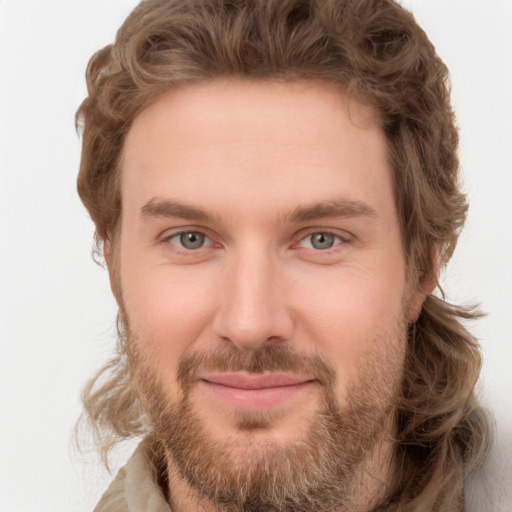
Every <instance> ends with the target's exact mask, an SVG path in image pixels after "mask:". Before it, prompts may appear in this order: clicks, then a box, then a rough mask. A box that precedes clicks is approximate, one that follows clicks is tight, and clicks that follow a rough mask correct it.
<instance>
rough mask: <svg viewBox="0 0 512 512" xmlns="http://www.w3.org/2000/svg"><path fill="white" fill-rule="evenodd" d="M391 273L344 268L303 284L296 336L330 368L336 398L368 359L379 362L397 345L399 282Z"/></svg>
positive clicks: (398, 341)
mask: <svg viewBox="0 0 512 512" xmlns="http://www.w3.org/2000/svg"><path fill="white" fill-rule="evenodd" d="M392 274H393V272H391V273H390V274H382V273H374V272H371V271H369V270H368V268H366V269H365V271H364V272H363V271H359V270H357V269H352V270H351V271H346V269H345V271H344V272H343V275H342V276H331V277H330V278H328V279H325V280H323V281H321V280H320V281H319V280H318V279H317V280H316V281H315V285H314V286H307V283H305V282H304V281H303V286H302V288H303V289H302V296H303V297H307V301H306V300H305V301H303V303H302V304H301V305H300V306H298V308H300V310H301V311H302V312H303V313H302V318H303V319H305V320H304V321H303V322H302V324H301V328H300V330H302V336H301V338H302V339H303V340H304V344H306V343H308V340H309V343H312V344H314V346H315V349H316V350H317V351H318V352H319V354H320V355H321V356H323V357H324V358H326V360H327V361H329V362H330V363H331V364H332V365H333V366H334V367H335V369H336V373H337V379H338V384H339V386H340V390H341V393H342V394H343V392H344V390H346V389H347V387H348V385H349V384H350V383H351V382H355V381H356V380H358V379H359V378H360V373H361V371H362V370H361V369H362V368H363V367H365V366H367V364H368V363H367V361H368V360H369V359H371V360H373V359H374V357H375V358H376V359H377V360H378V359H385V358H386V352H387V351H388V349H389V348H390V345H395V346H396V345H400V344H403V340H402V333H401V329H403V327H402V325H403V324H402V315H403V312H402V307H403V306H402V300H403V285H404V280H403V277H402V278H401V277H400V276H401V274H400V273H398V274H397V275H395V276H394V277H395V278H394V279H392V278H391V277H390V276H391V275H392ZM333 283H339V284H333ZM309 284H311V285H312V284H313V283H312V282H311V283H309ZM306 287H307V288H308V291H307V293H306V290H305V289H304V288H306ZM299 316H300V315H299ZM299 332H300V331H299ZM399 350H400V352H402V351H403V347H399ZM342 398H343V397H342Z"/></svg>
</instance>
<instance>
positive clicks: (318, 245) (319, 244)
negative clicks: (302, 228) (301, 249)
mask: <svg viewBox="0 0 512 512" xmlns="http://www.w3.org/2000/svg"><path fill="white" fill-rule="evenodd" d="M333 243H334V235H330V234H329V233H317V234H315V235H313V239H312V245H313V247H314V248H315V249H330V248H331V247H332V246H333Z"/></svg>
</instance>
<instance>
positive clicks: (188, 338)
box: [121, 262, 215, 388]
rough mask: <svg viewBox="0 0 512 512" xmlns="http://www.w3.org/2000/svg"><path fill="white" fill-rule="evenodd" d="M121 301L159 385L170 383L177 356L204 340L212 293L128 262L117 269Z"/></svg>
mask: <svg viewBox="0 0 512 512" xmlns="http://www.w3.org/2000/svg"><path fill="white" fill-rule="evenodd" d="M121 282H122V290H123V303H124V307H125V310H126V314H127V316H128V322H129V325H130V330H131V332H132V333H133V336H134V339H136V340H137V343H139V344H140V349H141V350H142V351H144V352H145V353H146V354H147V355H148V357H150V358H151V359H152V361H154V363H155V369H156V371H157V373H158V374H159V376H160V379H161V381H162V385H163V386H164V387H166V388H167V387H173V386H174V381H175V376H176V373H177V368H178V363H179V360H180V358H181V357H182V356H183V355H184V354H186V353H187V352H188V351H190V350H193V349H194V348H195V347H196V345H197V344H198V343H199V342H200V340H202V339H206V338H207V337H208V336H207V332H208V328H207V326H208V324H209V321H210V318H211V312H212V308H213V304H212V301H211V298H212V297H214V296H215V295H212V294H211V293H207V291H206V289H205V288H206V283H205V284H204V287H203V288H202V289H201V290H197V288H196V287H195V286H194V285H193V283H194V282H195V280H193V279H191V278H190V276H188V278H187V276H186V275H184V274H183V273H181V274H180V273H179V272H174V273H171V272H168V271H165V270H163V269H162V268H155V269H150V268H149V269H148V268H145V270H144V272H143V273H141V272H140V271H139V270H138V268H137V265H136V264H135V265H133V266H132V265H130V264H129V262H127V264H126V265H125V266H124V267H123V269H122V273H121Z"/></svg>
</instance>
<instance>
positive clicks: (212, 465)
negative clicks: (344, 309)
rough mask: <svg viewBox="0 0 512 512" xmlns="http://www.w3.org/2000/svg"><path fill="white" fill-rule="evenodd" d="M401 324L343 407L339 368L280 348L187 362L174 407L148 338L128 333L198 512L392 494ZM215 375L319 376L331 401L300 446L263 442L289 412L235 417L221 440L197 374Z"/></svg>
mask: <svg viewBox="0 0 512 512" xmlns="http://www.w3.org/2000/svg"><path fill="white" fill-rule="evenodd" d="M396 324H397V326H396V330H395V331H394V332H393V333H388V335H387V336H379V337H378V339H376V340H374V342H375V343H373V344H371V346H372V349H373V352H372V355H367V357H366V358H364V361H363V362H361V368H360V371H359V378H358V379H357V382H353V383H352V384H351V385H350V386H349V388H348V389H347V399H346V401H345V402H346V403H345V404H344V405H343V407H340V405H339V404H338V399H337V396H338V395H337V390H336V385H337V382H336V373H335V370H334V369H333V368H332V366H331V365H329V364H328V363H327V362H326V361H325V360H324V359H322V358H321V357H320V356H318V355H316V354H315V355H310V354H301V353H298V352H296V351H294V350H292V349H291V348H289V347H287V346H284V345H279V344H276V345H270V344H269V345H263V346H261V347H259V348H258V349H256V350H254V351H250V352H249V351H243V350H241V349H239V348H237V347H236V346H234V345H230V346H227V347H221V348H217V349H215V350H212V351H211V352H208V353H195V354H191V355H187V356H184V357H183V358H182V359H181V360H180V363H179V368H178V375H177V386H178V389H179V391H180V398H178V399H176V400H174V401H173V400H171V399H170V398H169V396H168V394H167V393H166V392H165V391H164V388H163V386H162V385H161V383H160V381H159V378H158V375H157V374H156V371H155V370H154V368H155V367H156V366H155V364H152V363H151V359H152V357H151V356H150V355H149V354H147V353H145V352H144V350H143V349H142V348H141V347H144V346H145V345H144V343H143V342H142V340H139V339H138V338H137V337H132V336H130V335H128V340H127V341H128V343H127V353H128V358H129V361H130V367H131V371H132V373H133V378H134V383H135V386H136V389H137V392H138V394H139V398H140V400H141V402H142V404H144V407H145V411H146V414H147V417H148V419H149V423H150V431H151V435H152V437H153V439H154V440H155V441H156V444H157V447H158V448H157V449H158V450H159V451H160V452H163V454H165V457H166V459H167V468H166V469H167V471H169V478H172V477H175V478H177V479H179V480H180V481H182V482H185V485H186V486H187V487H188V488H189V489H191V490H193V491H194V494H195V496H196V498H197V503H198V507H197V509H198V510H199V508H200V507H199V503H203V504H204V503H209V504H210V506H211V505H213V508H214V509H215V510H226V511H229V512H235V511H236V512H256V511H258V512H261V511H276V512H277V511H279V512H327V511H334V510H345V509H350V510H352V509H353V508H354V507H356V505H357V504H358V503H359V502H360V501H361V495H363V496H365V499H366V501H367V502H368V503H371V504H373V505H374V504H375V500H376V498H377V497H379V496H382V494H383V492H385V491H386V490H387V487H388V484H387V483H386V480H385V478H386V477H387V476H388V474H387V472H388V471H389V469H390V468H389V464H390V462H391V458H392V457H391V455H392V454H391V453H390V452H389V451H388V452H386V453H384V456H385V457H384V458H385V459H386V463H387V464H386V465H385V467H386V470H385V471H384V474H382V467H383V466H382V461H378V462H377V466H373V464H375V459H376V453H377V452H379V450H380V449H381V447H382V444H383V441H384V444H385V442H386V441H387V443H388V445H391V443H392V441H391V438H392V434H393V432H392V430H393V428H394V410H395V409H394V405H393V404H395V403H396V402H397V401H398V400H397V398H398V394H399V389H400V385H401V381H402V370H403V364H404V363H403V361H404V355H403V351H404V347H405V339H406V334H405V326H404V323H403V322H396ZM125 325H126V324H125ZM383 338H385V339H383ZM205 371H206V372H208V371H219V372H223V371H226V372H236V371H246V372H249V373H262V372H265V371H270V372H277V371H279V372H288V373H291V374H294V375H299V376H300V375H313V376H314V377H315V379H316V380H317V382H318V383H319V384H320V386H321V390H322V396H321V398H320V400H317V402H318V404H317V407H316V410H315V411H314V413H313V414H311V415H310V416H311V417H310V418H309V420H308V424H307V426H306V428H305V430H304V433H303V436H302V438H301V439H299V440H295V441H288V442H286V441H285V442H279V443H278V442H277V441H271V440H269V439H270V438H269V437H268V436H267V437H266V438H265V437H264V436H260V434H261V433H265V432H268V431H271V430H272V428H273V427H274V425H275V424H276V422H277V421H279V419H280V412H279V411H272V410H270V411H251V410H243V411H241V410H240V411H238V410H237V411H235V412H233V419H234V420H235V425H236V429H237V435H236V436H226V438H223V439H216V438H215V437H214V436H213V435H212V434H211V433H210V432H209V431H208V429H207V428H206V427H205V425H204V422H203V421H202V420H201V418H200V414H199V413H198V411H197V402H196V405H195V408H194V402H193V400H192V396H193V393H194V388H195V381H196V379H197V375H198V374H199V373H200V372H205ZM281 414H282V413H281ZM301 427H303V426H302V425H301ZM386 436H389V437H388V438H387V439H386ZM261 437H263V439H265V440H264V441H261V440H260V439H261ZM386 446H387V445H386ZM381 455H382V454H381ZM378 457H379V456H378V455H377V458H378ZM369 482H370V483H369ZM372 493H373V494H374V495H375V496H372ZM205 508H207V507H205Z"/></svg>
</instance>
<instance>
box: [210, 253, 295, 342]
mask: <svg viewBox="0 0 512 512" xmlns="http://www.w3.org/2000/svg"><path fill="white" fill-rule="evenodd" d="M224 270H225V272H223V273H222V274H223V275H222V282H221V284H220V287H219V288H220V289H219V298H218V300H219V302H218V309H217V311H216V314H215V319H214V325H213V327H214V330H215V334H216V335H217V336H218V337H220V338H221V339H223V340H224V341H229V342H230V343H232V344H234V345H236V346H237V347H239V348H241V349H243V350H255V349H256V348H258V347H259V346H261V345H263V344H265V343H269V342H274V343H277V342H284V341H287V340H289V339H290V338H291V336H292V333H293V318H292V315H291V311H290V308H289V306H288V305H287V303H286V299H285V295H286V294H285V290H284V288H285V287H284V281H285V278H284V275H283V271H282V270H281V269H280V264H279V263H278V262H276V261H275V259H273V258H272V255H271V254H270V253H269V252H264V251H262V250H260V251H259V252H258V251H257V250H256V249H254V248H247V249H246V250H243V251H242V250H241V251H239V252H238V254H236V255H233V256H232V257H231V258H229V262H227V263H226V267H225V269H224Z"/></svg>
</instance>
